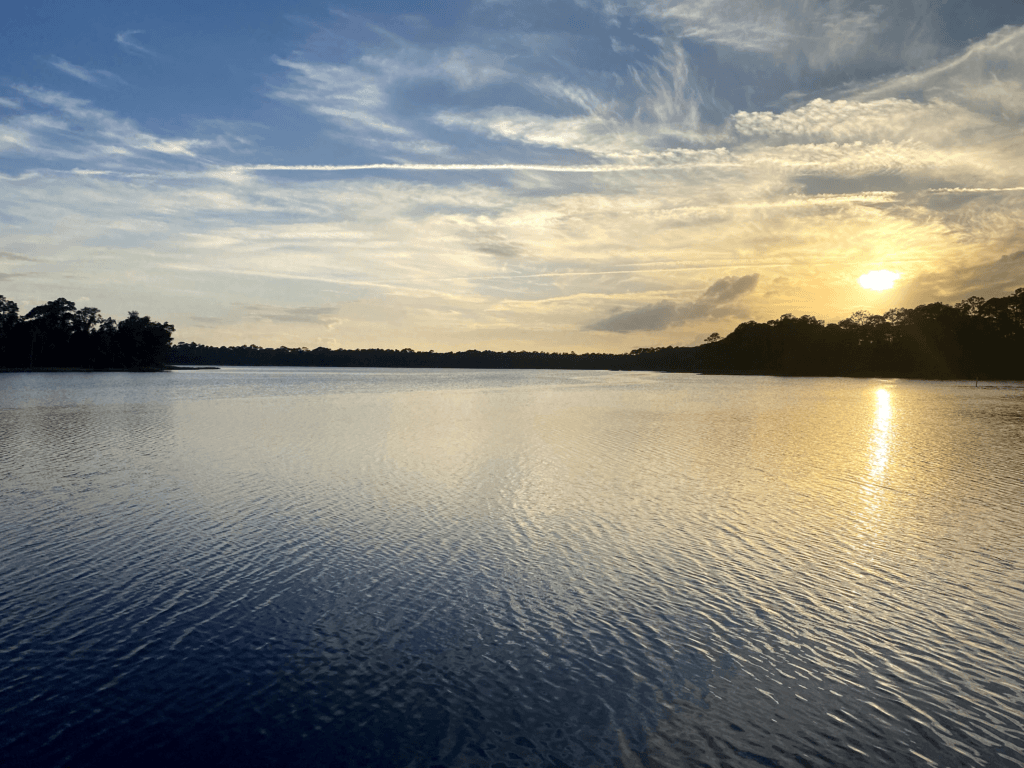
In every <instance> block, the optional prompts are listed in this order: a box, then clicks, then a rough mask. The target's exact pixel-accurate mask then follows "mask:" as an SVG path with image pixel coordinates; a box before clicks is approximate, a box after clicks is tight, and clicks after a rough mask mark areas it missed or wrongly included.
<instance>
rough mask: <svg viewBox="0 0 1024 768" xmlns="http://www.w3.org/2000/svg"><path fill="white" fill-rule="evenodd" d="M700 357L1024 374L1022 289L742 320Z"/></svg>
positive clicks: (733, 368) (704, 363)
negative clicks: (837, 314) (826, 319)
mask: <svg viewBox="0 0 1024 768" xmlns="http://www.w3.org/2000/svg"><path fill="white" fill-rule="evenodd" d="M695 363H696V367H697V369H698V370H701V371H707V372H715V373H746V372H752V373H769V374H781V375H790V376H883V377H890V376H893V377H904V378H921V379H974V378H981V379H1024V288H1018V289H1017V290H1016V291H1015V292H1014V294H1013V295H1012V296H1004V297H1002V298H997V299H989V300H987V301H986V300H985V299H982V298H979V297H977V296H972V297H971V298H969V299H966V300H964V301H961V302H960V303H959V304H956V305H955V306H952V307H951V306H949V305H947V304H941V303H938V302H936V303H934V304H922V305H921V306H919V307H916V308H914V309H892V310H889V311H888V312H886V313H885V314H884V315H869V314H867V313H865V312H857V313H856V314H854V315H853V316H852V317H849V318H847V319H846V320H842V321H840V322H838V323H830V324H829V325H825V324H824V323H823V322H821V321H820V320H818V319H816V318H814V317H811V316H809V315H804V316H803V317H793V316H792V315H783V316H782V317H780V318H779V319H778V320H770V321H769V322H767V323H755V322H747V323H742V324H741V325H739V326H738V327H737V328H736V330H734V331H733V332H732V333H730V334H729V335H728V336H727V337H725V338H724V339H721V340H720V341H715V342H713V343H708V344H704V345H702V346H700V347H698V348H697V356H696V360H695Z"/></svg>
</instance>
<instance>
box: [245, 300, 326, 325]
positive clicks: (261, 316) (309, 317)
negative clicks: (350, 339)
mask: <svg viewBox="0 0 1024 768" xmlns="http://www.w3.org/2000/svg"><path fill="white" fill-rule="evenodd" d="M241 309H244V310H245V312H246V314H247V315H248V316H249V317H252V318H255V319H258V320H270V321H272V322H275V323H314V324H319V325H326V326H327V327H331V326H332V325H334V323H336V322H337V313H338V310H337V307H281V306H271V305H267V304H245V305H241Z"/></svg>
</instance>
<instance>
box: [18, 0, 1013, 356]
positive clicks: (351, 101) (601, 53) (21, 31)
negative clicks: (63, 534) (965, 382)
mask: <svg viewBox="0 0 1024 768" xmlns="http://www.w3.org/2000/svg"><path fill="white" fill-rule="evenodd" d="M1022 116H1024V2H1021V0H983V1H982V2H978V0H974V1H973V2H971V1H968V0H887V2H885V3H878V2H876V1H875V0H871V1H870V2H863V1H861V0H749V1H747V2H735V0H647V1H644V0H593V1H591V0H576V2H563V1H562V0H550V1H537V2H534V1H532V0H530V1H527V2H518V1H516V0H488V1H487V2H472V1H468V0H467V1H460V2H432V3H411V2H383V3H382V2H365V3H363V2H348V3H342V4H329V3H322V2H312V1H311V0H296V1H294V2H290V3H287V4H280V3H267V2H260V0H246V2H244V3H243V2H240V1H236V0H224V1H223V2H216V3H205V2H204V3H194V2H185V1H183V0H178V1H177V2H146V3H139V2H116V1H113V2H111V1H109V0H107V1H104V2H96V1H95V0H82V1H81V2H77V3H67V2H53V1H51V0H35V1H34V2H33V3H18V4H14V6H12V7H11V8H9V9H7V10H6V11H5V13H4V18H3V19H2V20H0V294H2V295H4V296H6V297H7V298H9V299H12V300H14V301H16V302H17V303H18V305H19V308H20V310H21V312H22V313H25V312H27V311H28V310H29V309H30V308H32V307H33V306H36V305H38V304H41V303H43V302H46V301H49V300H51V299H54V298H57V297H65V298H67V299H70V300H71V301H74V302H75V303H76V304H77V305H78V306H79V307H83V306H94V307H98V308H99V309H100V310H101V312H103V314H104V315H107V316H113V317H115V318H121V317H124V316H125V315H126V314H127V313H128V311H130V310H137V311H139V312H140V313H142V314H144V315H148V316H150V317H152V318H153V319H154V320H157V321H160V322H170V323H172V324H173V325H174V326H175V328H176V332H175V340H176V341H195V342H199V343H204V344H213V345H221V344H224V345H235V344H258V345H260V346H267V347H277V346H280V345H285V346H290V347H308V348H310V349H312V348H315V347H319V346H324V347H329V348H332V349H333V348H338V347H344V348H370V347H383V348H392V349H401V348H406V347H411V348H413V349H419V350H428V349H433V350H436V351H439V352H440V351H449V350H460V349H495V350H522V349H525V350H545V351H552V352H555V351H561V352H568V351H575V352H626V351H629V350H630V349H635V348H638V347H658V346H669V345H686V346H689V345H692V344H696V343H700V341H702V340H703V339H704V338H705V337H706V336H707V335H708V334H710V333H712V332H718V333H720V334H722V335H725V334H727V333H728V332H729V331H731V330H732V329H733V328H734V327H735V326H736V325H738V324H739V323H741V322H745V321H748V320H757V321H759V322H764V321H766V320H769V319H772V318H775V317H779V316H780V315H782V314H784V313H792V314H794V315H797V316H800V315H804V314H811V315H814V316H815V317H818V318H819V319H821V320H823V321H826V322H835V321H837V320H840V319H842V318H845V317H848V316H849V315H851V314H852V313H854V312H857V311H867V312H872V313H875V312H884V311H885V310H887V309H890V308H893V307H900V306H905V307H913V306H917V305H919V304H924V303H931V302H933V301H943V302H947V303H955V302H956V301H959V300H962V299H964V298H967V297H969V296H972V295H976V296H983V297H986V298H989V297H993V296H1003V295H1006V294H1009V293H1012V292H1013V290H1014V289H1015V288H1017V287H1020V286H1024V237H1022V235H1024V125H1022ZM881 270H887V271H890V272H892V273H895V274H897V275H898V277H897V278H896V279H895V282H894V283H893V284H892V287H891V288H888V289H885V290H873V289H871V288H865V287H863V286H862V284H861V281H860V280H859V278H860V277H861V276H863V275H865V274H868V273H870V272H874V271H881ZM865 282H868V284H870V285H876V287H877V286H880V285H884V284H885V283H884V281H882V282H881V283H878V282H871V281H865Z"/></svg>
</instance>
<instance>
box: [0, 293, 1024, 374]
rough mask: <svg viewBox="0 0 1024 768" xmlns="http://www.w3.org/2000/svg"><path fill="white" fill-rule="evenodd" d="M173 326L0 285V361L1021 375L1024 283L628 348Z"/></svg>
mask: <svg viewBox="0 0 1024 768" xmlns="http://www.w3.org/2000/svg"><path fill="white" fill-rule="evenodd" d="M173 331H174V326H173V325H170V324H168V323H156V322H153V321H151V320H150V319H149V318H148V317H140V316H139V314H138V313H137V312H132V313H130V314H129V316H128V317H127V318H126V319H124V320H121V321H120V322H117V321H114V320H113V319H111V318H103V317H102V316H101V315H100V314H99V311H98V310H96V309H95V308H93V307H86V308H84V309H76V308H75V305H74V303H73V302H70V301H68V300H67V299H56V300H54V301H51V302H48V303H47V304H43V305H41V306H38V307H35V308H34V309H32V310H31V311H30V312H28V313H27V314H26V315H25V316H24V317H19V316H18V307H17V305H16V304H15V303H14V302H12V301H9V300H7V299H5V298H3V297H2V296H0V368H7V369H11V368H14V369H19V368H29V369H38V368H82V369H91V370H111V369H122V370H155V369H159V368H161V367H163V366H167V365H170V366H219V365H269V366H275V365H279V366H336V367H382V368H388V367H395V368H504V369H514V368H557V369H577V370H630V371H681V372H692V373H729V374H770V375H782V376H877V377H902V378H922V379H987V380H996V379H1015V380H1019V379H1024V288H1018V289H1017V290H1016V291H1015V292H1014V293H1013V294H1012V295H1009V296H1003V297H1001V298H993V299H983V298H979V297H977V296H972V297H971V298H969V299H965V300H964V301H961V302H959V303H958V304H955V305H953V306H950V305H947V304H942V303H939V302H936V303H933V304H923V305H921V306H918V307H915V308H914V309H892V310H889V311H888V312H886V313H885V314H883V315H871V314H867V313H864V312H857V313H855V314H853V315H852V316H850V317H848V318H846V319H845V320H841V321H839V322H838V323H829V324H826V323H824V322H822V321H821V320H818V319H817V318H815V317H812V316H810V315H804V316H802V317H794V316H793V315H791V314H786V315H783V316H782V317H780V318H778V319H777V320H769V321H768V322H765V323H758V322H755V321H749V322H745V323H741V324H740V325H738V326H737V327H736V328H735V329H734V330H733V331H732V332H731V333H730V334H729V335H727V336H725V337H724V338H723V337H720V336H719V335H718V334H712V335H711V336H709V337H708V338H707V339H706V340H705V342H704V343H703V344H701V345H699V346H696V347H641V348H638V349H634V350H632V351H631V352H629V353H627V354H610V353H586V354H579V355H577V354H576V353H575V352H568V353H566V352H554V353H553V352H526V351H520V352H512V351H508V352H494V351H489V350H484V351H480V350H475V349H471V350H466V351H462V352H433V351H430V352H417V351H415V350H412V349H408V348H407V349H328V348H326V347H318V348H316V349H307V348H305V347H302V348H292V347H277V348H265V347H260V346H257V345H247V346H235V347H212V346H206V345H203V344H196V343H194V342H189V343H178V344H173V345H172V344H171V337H172V333H173Z"/></svg>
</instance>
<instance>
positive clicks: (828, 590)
mask: <svg viewBox="0 0 1024 768" xmlns="http://www.w3.org/2000/svg"><path fill="white" fill-rule="evenodd" d="M1022 723H1024V388H1022V385H1020V384H1016V385H1015V384H1003V385H984V384H983V385H982V386H980V387H975V386H974V382H969V383H968V382H916V381H895V380H892V381H890V380H851V379H781V378H764V377H702V376H695V375H680V374H661V373H622V372H618V373H616V372H567V371H511V372H510V371H410V370H373V369H341V370H324V369H225V370H221V371H193V372H174V373H165V374H148V375H144V374H134V375H133V374H5V375H2V376H0V764H3V765H9V766H15V765H17V766H24V765H65V764H67V765H74V766H91V765H95V766H100V765H110V764H112V763H113V762H114V761H115V760H119V761H120V762H122V763H123V762H124V761H125V759H126V757H128V758H130V759H131V760H132V761H133V762H135V763H136V764H138V765H157V764H166V765H197V764H219V765H246V766H262V765H268V766H269V765H284V764H292V765H302V766H321V765H324V766H327V765H337V766H394V767H395V768H400V767H402V766H423V767H424V768H428V767H430V766H437V765H444V766H494V767H495V768H497V767H498V766H508V767H509V768H512V767H514V766H573V767H575V766H623V767H624V768H634V767H635V766H648V767H650V766H689V765H712V766H719V765H721V766H725V765H729V766H961V765H963V766H1021V765H1024V726H1022Z"/></svg>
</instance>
